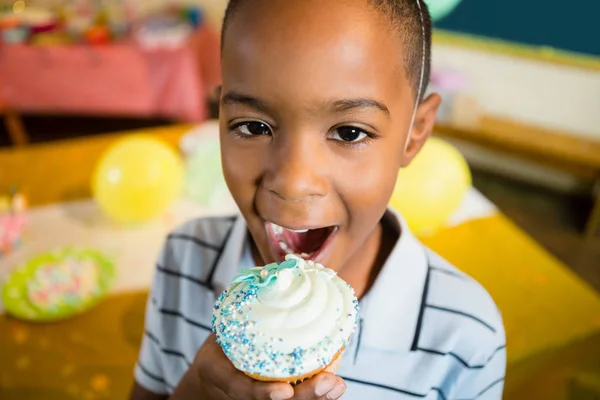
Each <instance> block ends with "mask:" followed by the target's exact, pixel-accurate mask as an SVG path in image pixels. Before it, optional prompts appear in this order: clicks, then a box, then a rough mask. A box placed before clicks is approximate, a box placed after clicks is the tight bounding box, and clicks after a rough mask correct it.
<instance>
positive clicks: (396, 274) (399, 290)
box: [359, 209, 428, 351]
mask: <svg viewBox="0 0 600 400" xmlns="http://www.w3.org/2000/svg"><path fill="white" fill-rule="evenodd" d="M384 218H390V219H392V220H393V222H394V223H397V224H398V225H399V228H400V237H399V238H398V241H397V242H396V244H395V246H394V248H393V249H392V252H391V253H390V255H389V257H388V259H387V261H386V262H385V264H384V265H383V267H382V269H381V271H380V272H379V275H378V276H377V279H376V280H375V283H374V284H373V286H372V287H371V289H370V290H369V292H368V293H367V294H366V295H365V296H364V297H363V299H361V302H360V307H361V312H360V314H359V315H360V318H362V319H363V323H362V332H361V342H362V343H361V344H360V345H365V346H368V347H373V348H379V349H382V350H390V351H403V350H405V351H408V350H410V348H411V346H412V342H413V340H414V335H415V330H416V327H417V324H418V321H419V318H420V310H421V302H422V297H423V292H424V287H425V282H426V279H427V269H428V268H427V256H426V253H425V248H424V247H423V245H422V244H421V243H420V242H419V241H418V240H417V239H416V238H415V236H414V235H413V234H412V233H411V232H410V230H409V229H408V225H407V224H406V221H405V220H404V219H403V218H402V216H401V215H400V214H399V213H397V212H396V211H394V210H392V209H389V210H388V212H387V213H386V216H385V217H384Z"/></svg>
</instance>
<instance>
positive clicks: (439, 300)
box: [423, 249, 506, 365]
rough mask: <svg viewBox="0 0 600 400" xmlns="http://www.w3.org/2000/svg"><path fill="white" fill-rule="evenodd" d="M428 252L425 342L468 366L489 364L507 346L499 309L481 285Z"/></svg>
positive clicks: (424, 316)
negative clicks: (450, 354) (454, 356)
mask: <svg viewBox="0 0 600 400" xmlns="http://www.w3.org/2000/svg"><path fill="white" fill-rule="evenodd" d="M426 252H427V257H428V278H427V279H428V285H427V286H428V287H427V295H426V302H425V310H424V313H423V318H424V330H423V342H429V344H428V345H430V346H432V347H433V349H431V350H436V351H439V350H440V348H441V350H442V351H443V352H445V353H452V354H454V355H456V356H457V357H459V358H461V360H462V361H464V362H465V363H467V364H469V365H483V364H486V363H487V361H488V360H489V359H490V358H491V357H492V356H493V355H494V354H495V353H497V352H498V351H500V350H503V349H504V346H505V343H506V336H505V332H504V324H503V321H502V315H501V313H500V310H499V309H498V307H497V306H496V303H495V302H494V300H493V298H492V296H491V295H490V294H489V293H488V291H487V290H486V289H485V288H484V287H483V286H482V285H481V284H480V283H479V282H477V281H476V280H474V279H473V278H471V277H470V276H468V275H467V274H465V273H464V272H462V271H460V270H459V269H458V268H456V267H455V266H453V265H452V264H450V263H449V262H448V261H446V260H445V259H443V258H442V257H440V256H439V255H437V254H436V253H434V252H433V251H431V250H429V249H428V250H426ZM428 327H429V329H428Z"/></svg>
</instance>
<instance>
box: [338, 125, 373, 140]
mask: <svg viewBox="0 0 600 400" xmlns="http://www.w3.org/2000/svg"><path fill="white" fill-rule="evenodd" d="M368 136H369V134H368V133H366V132H365V131H363V130H362V129H358V128H355V127H353V126H342V127H340V128H337V129H336V130H335V131H333V135H332V139H334V140H340V141H343V142H350V143H355V142H360V141H362V140H363V139H365V138H366V137H368Z"/></svg>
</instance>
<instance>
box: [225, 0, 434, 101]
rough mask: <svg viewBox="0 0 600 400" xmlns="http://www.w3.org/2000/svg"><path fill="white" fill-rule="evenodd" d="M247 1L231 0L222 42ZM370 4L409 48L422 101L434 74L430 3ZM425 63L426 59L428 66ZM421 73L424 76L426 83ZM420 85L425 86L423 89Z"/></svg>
mask: <svg viewBox="0 0 600 400" xmlns="http://www.w3.org/2000/svg"><path fill="white" fill-rule="evenodd" d="M246 1H248V0H229V4H228V5H227V10H226V11H225V18H224V20H223V30H222V33H221V35H222V36H221V43H224V42H225V32H226V30H227V25H228V24H229V21H230V20H231V18H232V17H233V15H234V14H235V13H236V11H237V10H238V9H239V7H240V6H241V5H242V4H243V3H244V2H246ZM300 1H302V0H300ZM367 2H368V3H369V4H370V5H372V6H373V7H374V8H375V9H376V10H378V11H380V12H381V13H383V14H384V15H385V16H386V17H387V18H388V19H389V21H390V23H391V26H392V28H393V29H394V30H395V31H396V33H397V34H398V35H400V38H401V40H402V42H403V43H404V47H405V54H404V60H403V63H404V68H405V72H406V76H407V77H408V79H409V81H410V83H411V86H412V88H413V91H414V94H415V97H416V96H417V95H418V93H421V98H420V99H418V100H419V101H421V100H422V98H423V96H424V94H425V91H426V89H427V86H428V85H429V76H430V73H431V35H432V33H431V31H432V22H431V15H430V14H429V9H428V7H427V4H425V1H424V0H367ZM423 60H425V63H424V65H423ZM421 74H423V82H422V83H421ZM419 84H421V87H420V88H419ZM419 89H420V92H419Z"/></svg>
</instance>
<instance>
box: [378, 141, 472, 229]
mask: <svg viewBox="0 0 600 400" xmlns="http://www.w3.org/2000/svg"><path fill="white" fill-rule="evenodd" d="M471 184H472V178H471V172H470V170H469V165H468V164H467V161H466V160H465V158H464V157H463V156H462V154H461V153H460V152H459V151H458V150H457V149H456V148H455V147H454V146H452V145H451V144H449V143H448V142H446V141H443V140H441V139H438V138H431V139H430V140H429V141H428V142H427V143H426V144H425V146H424V147H423V149H422V150H421V152H420V153H419V154H418V155H417V156H416V157H415V159H414V160H413V161H412V163H411V164H410V165H409V166H408V167H406V168H403V169H401V170H400V172H399V173H398V180H397V182H396V186H395V188H394V192H393V195H392V198H391V201H390V203H391V205H392V206H393V207H394V208H396V209H397V210H398V211H400V212H401V213H402V215H403V216H404V218H405V219H406V221H407V223H408V225H409V226H410V228H411V229H412V230H413V232H415V233H416V234H417V235H427V234H431V233H433V232H435V231H436V230H437V229H439V228H441V227H443V226H444V225H445V223H446V221H448V218H449V217H450V216H451V214H452V213H453V212H454V211H455V210H457V209H458V207H459V206H460V204H461V202H462V200H463V198H464V196H465V194H466V193H467V191H468V190H469V188H470V187H471Z"/></svg>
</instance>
